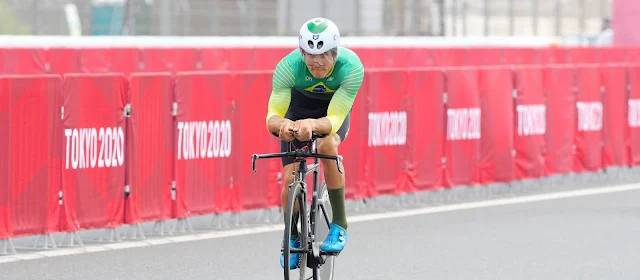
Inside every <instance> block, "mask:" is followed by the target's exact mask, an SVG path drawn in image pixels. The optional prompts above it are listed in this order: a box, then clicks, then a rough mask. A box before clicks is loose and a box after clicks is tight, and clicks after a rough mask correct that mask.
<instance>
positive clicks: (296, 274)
mask: <svg viewBox="0 0 640 280" xmlns="http://www.w3.org/2000/svg"><path fill="white" fill-rule="evenodd" d="M296 201H297V202H298V213H299V215H298V216H299V221H298V223H297V226H298V233H299V240H300V249H308V248H309V246H308V245H309V237H308V236H309V232H308V230H307V227H308V226H307V223H308V222H307V215H306V209H307V207H306V203H305V201H304V196H303V195H302V185H301V183H300V182H295V183H293V184H292V185H291V186H290V188H289V199H288V200H287V207H286V213H285V216H284V217H285V225H284V240H283V241H284V242H283V244H282V245H283V246H282V248H283V253H284V269H283V270H284V279H285V280H307V278H305V275H306V271H307V253H299V252H291V249H292V248H290V246H289V240H290V239H291V227H292V225H293V217H294V216H293V215H292V213H293V210H294V206H295V202H296ZM296 253H297V254H300V267H299V268H298V269H294V270H291V269H289V260H290V257H291V255H293V254H296Z"/></svg>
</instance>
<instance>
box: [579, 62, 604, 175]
mask: <svg viewBox="0 0 640 280" xmlns="http://www.w3.org/2000/svg"><path fill="white" fill-rule="evenodd" d="M576 85H577V88H578V94H577V96H576V105H575V106H576V116H577V118H576V121H577V125H576V126H575V128H574V130H575V131H576V137H575V145H576V154H575V158H576V160H575V161H574V171H576V172H584V171H597V170H599V169H600V168H601V167H602V158H601V156H602V153H601V152H602V124H603V120H602V118H603V115H604V112H603V109H604V108H603V105H602V92H601V90H600V89H601V86H602V83H601V73H600V66H587V65H579V66H577V67H576Z"/></svg>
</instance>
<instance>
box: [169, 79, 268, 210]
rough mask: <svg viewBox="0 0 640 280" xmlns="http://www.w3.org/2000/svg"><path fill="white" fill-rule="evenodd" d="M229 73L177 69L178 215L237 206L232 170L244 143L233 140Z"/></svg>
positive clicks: (175, 132)
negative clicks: (238, 151)
mask: <svg viewBox="0 0 640 280" xmlns="http://www.w3.org/2000/svg"><path fill="white" fill-rule="evenodd" d="M231 77H232V76H231V74H230V73H228V72H198V73H193V72H181V73H178V75H177V80H176V91H175V100H176V103H177V106H178V110H177V115H176V119H175V121H176V123H175V131H174V137H175V140H174V143H175V144H174V145H175V148H174V150H175V155H174V156H175V158H174V160H175V181H176V209H175V211H176V212H175V214H174V215H175V216H176V217H177V218H183V217H185V216H191V215H202V214H212V213H221V212H226V211H233V210H237V209H239V203H240V202H239V197H238V195H239V193H238V189H237V186H236V184H235V182H234V176H233V173H232V172H233V168H235V166H234V158H235V157H237V156H238V155H237V149H238V148H239V147H237V146H239V145H240V144H239V143H238V142H234V141H232V140H233V139H235V135H234V134H235V133H234V128H235V127H234V126H233V105H234V104H233V102H231V98H230V96H232V95H233V90H232V88H231V85H232V84H231ZM263 119H264V118H263ZM248 159H250V157H248ZM235 179H236V180H235V181H237V180H238V179H239V178H238V177H236V178H235Z"/></svg>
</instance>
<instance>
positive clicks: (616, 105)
mask: <svg viewBox="0 0 640 280" xmlns="http://www.w3.org/2000/svg"><path fill="white" fill-rule="evenodd" d="M602 78H603V80H602V81H603V85H604V88H605V92H604V97H603V102H604V119H603V126H602V129H603V133H602V136H603V141H604V148H603V150H602V167H604V168H607V167H611V166H625V165H627V164H628V162H629V159H628V157H627V156H628V154H627V151H626V143H625V142H626V136H625V135H626V130H627V126H626V125H625V124H626V116H625V112H626V111H627V104H625V101H626V100H627V99H628V93H627V67H626V66H624V65H617V66H609V67H603V68H602Z"/></svg>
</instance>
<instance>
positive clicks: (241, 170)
mask: <svg viewBox="0 0 640 280" xmlns="http://www.w3.org/2000/svg"><path fill="white" fill-rule="evenodd" d="M272 78H273V72H272V71H251V72H241V73H236V74H234V76H233V85H234V86H233V90H234V93H233V96H232V97H230V101H231V104H230V105H231V106H232V107H233V108H234V109H233V124H232V125H233V133H234V134H233V139H236V141H237V142H234V145H235V146H234V147H235V148H234V150H233V153H234V159H233V160H234V161H233V168H234V169H233V174H234V175H233V177H234V178H235V179H234V181H233V183H234V186H235V187H236V191H238V192H239V193H238V196H239V198H238V199H239V202H240V203H241V205H240V206H239V207H241V209H258V208H264V207H275V206H279V205H280V204H281V202H280V194H281V190H282V180H283V179H282V178H283V177H284V176H288V175H289V174H282V162H281V161H280V159H262V160H258V162H256V172H253V171H252V170H251V155H252V154H265V153H279V152H280V142H279V139H278V138H277V137H275V136H273V135H271V134H270V133H269V132H268V131H267V123H266V116H267V104H268V103H269V94H270V93H271V81H272ZM265 178H266V179H265Z"/></svg>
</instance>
